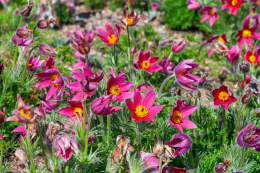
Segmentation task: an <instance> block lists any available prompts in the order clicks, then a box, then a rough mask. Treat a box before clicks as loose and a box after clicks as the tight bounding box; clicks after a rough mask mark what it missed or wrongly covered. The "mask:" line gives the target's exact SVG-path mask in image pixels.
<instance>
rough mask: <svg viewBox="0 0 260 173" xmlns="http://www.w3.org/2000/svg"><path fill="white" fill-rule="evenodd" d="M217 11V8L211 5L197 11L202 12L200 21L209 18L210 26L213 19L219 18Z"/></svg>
mask: <svg viewBox="0 0 260 173" xmlns="http://www.w3.org/2000/svg"><path fill="white" fill-rule="evenodd" d="M217 11H218V10H217V8H215V7H211V6H205V7H204V8H202V9H200V10H199V12H200V13H204V14H203V16H202V18H201V19H200V22H204V21H205V20H207V19H208V18H209V25H210V27H212V25H213V24H214V23H215V21H216V20H219V18H218V13H217Z"/></svg>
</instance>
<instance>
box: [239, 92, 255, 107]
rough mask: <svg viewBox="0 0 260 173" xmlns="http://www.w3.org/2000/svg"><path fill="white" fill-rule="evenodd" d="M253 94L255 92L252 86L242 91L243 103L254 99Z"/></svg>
mask: <svg viewBox="0 0 260 173" xmlns="http://www.w3.org/2000/svg"><path fill="white" fill-rule="evenodd" d="M252 96H253V92H252V90H251V88H247V89H246V90H244V91H243V92H242V93H241V102H242V103H243V104H247V103H249V102H250V101H251V99H252Z"/></svg>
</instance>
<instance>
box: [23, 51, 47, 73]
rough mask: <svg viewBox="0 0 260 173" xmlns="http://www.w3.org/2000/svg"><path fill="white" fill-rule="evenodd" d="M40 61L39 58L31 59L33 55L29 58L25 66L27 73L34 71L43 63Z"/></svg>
mask: <svg viewBox="0 0 260 173" xmlns="http://www.w3.org/2000/svg"><path fill="white" fill-rule="evenodd" d="M39 60H40V56H38V57H37V58H35V59H33V54H32V55H31V57H30V58H29V61H28V64H27V70H28V71H36V70H37V69H38V68H39V67H40V66H41V65H42V63H43V62H44V60H41V61H39Z"/></svg>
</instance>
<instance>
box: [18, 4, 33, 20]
mask: <svg viewBox="0 0 260 173" xmlns="http://www.w3.org/2000/svg"><path fill="white" fill-rule="evenodd" d="M33 5H34V3H33V2H30V1H28V3H27V4H26V5H25V6H24V7H23V8H22V9H21V11H20V14H21V15H22V16H23V17H29V16H30V14H31V12H32V8H33Z"/></svg>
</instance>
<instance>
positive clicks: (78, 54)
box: [73, 51, 86, 69]
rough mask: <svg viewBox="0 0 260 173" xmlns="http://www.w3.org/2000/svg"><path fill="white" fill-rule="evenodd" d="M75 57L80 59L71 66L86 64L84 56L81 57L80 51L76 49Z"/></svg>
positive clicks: (81, 66) (80, 66)
mask: <svg viewBox="0 0 260 173" xmlns="http://www.w3.org/2000/svg"><path fill="white" fill-rule="evenodd" d="M76 57H77V58H78V59H79V60H80V61H81V62H79V63H76V64H74V65H73V68H80V69H81V68H83V67H84V66H85V65H86V59H85V58H82V57H81V55H80V53H79V52H78V51H77V52H76Z"/></svg>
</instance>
